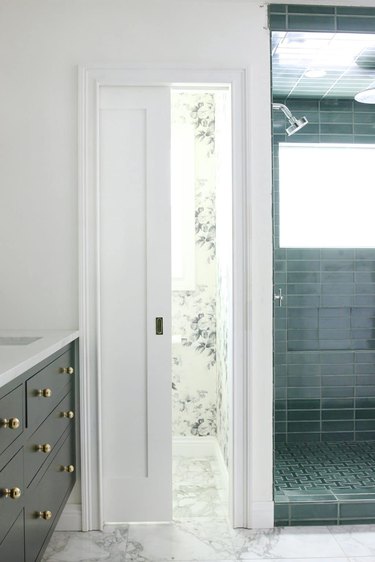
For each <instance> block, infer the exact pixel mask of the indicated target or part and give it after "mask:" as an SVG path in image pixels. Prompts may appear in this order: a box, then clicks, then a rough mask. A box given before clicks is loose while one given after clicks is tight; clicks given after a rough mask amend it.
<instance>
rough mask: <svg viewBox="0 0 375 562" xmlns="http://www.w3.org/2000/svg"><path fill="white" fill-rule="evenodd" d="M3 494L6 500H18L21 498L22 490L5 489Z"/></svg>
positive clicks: (2, 491)
mask: <svg viewBox="0 0 375 562" xmlns="http://www.w3.org/2000/svg"><path fill="white" fill-rule="evenodd" d="M1 493H2V495H3V496H4V498H11V499H12V500H18V498H20V497H21V490H20V489H19V488H3V489H2V490H1Z"/></svg>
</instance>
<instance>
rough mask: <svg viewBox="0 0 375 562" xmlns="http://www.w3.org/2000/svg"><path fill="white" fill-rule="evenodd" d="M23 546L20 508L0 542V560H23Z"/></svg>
mask: <svg viewBox="0 0 375 562" xmlns="http://www.w3.org/2000/svg"><path fill="white" fill-rule="evenodd" d="M24 548H25V547H24V525H23V510H22V511H21V513H20V514H19V515H18V517H17V519H16V521H15V522H14V523H13V526H12V528H11V529H10V531H9V532H8V534H7V535H6V537H5V538H4V540H3V541H2V542H0V560H1V561H4V562H5V561H6V562H23V561H24V559H25V554H24Z"/></svg>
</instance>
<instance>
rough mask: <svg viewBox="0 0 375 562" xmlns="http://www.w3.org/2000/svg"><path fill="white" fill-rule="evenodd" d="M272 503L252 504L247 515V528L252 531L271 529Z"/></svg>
mask: <svg viewBox="0 0 375 562" xmlns="http://www.w3.org/2000/svg"><path fill="white" fill-rule="evenodd" d="M273 510H274V503H273V501H269V502H253V503H252V504H251V510H250V514H249V527H250V528H252V529H269V528H271V527H273Z"/></svg>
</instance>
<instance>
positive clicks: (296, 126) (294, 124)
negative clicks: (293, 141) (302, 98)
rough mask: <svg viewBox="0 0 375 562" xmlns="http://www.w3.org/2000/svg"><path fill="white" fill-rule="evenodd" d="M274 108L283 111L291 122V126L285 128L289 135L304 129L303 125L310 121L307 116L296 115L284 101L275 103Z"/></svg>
mask: <svg viewBox="0 0 375 562" xmlns="http://www.w3.org/2000/svg"><path fill="white" fill-rule="evenodd" d="M272 109H276V110H279V111H282V112H283V113H284V115H285V117H286V118H287V119H288V121H289V123H290V127H287V128H286V129H285V130H286V134H287V135H288V136H289V137H290V136H291V135H294V133H296V132H297V131H299V130H300V129H302V127H304V126H305V125H307V123H308V120H307V119H306V117H305V116H303V117H301V118H300V119H297V118H296V117H294V115H293V114H292V112H291V111H290V109H288V108H287V106H286V105H284V104H283V103H273V104H272Z"/></svg>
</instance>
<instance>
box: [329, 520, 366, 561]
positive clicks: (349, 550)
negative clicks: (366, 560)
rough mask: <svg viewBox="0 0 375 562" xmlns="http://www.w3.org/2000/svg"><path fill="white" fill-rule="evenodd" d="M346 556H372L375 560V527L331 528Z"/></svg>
mask: <svg viewBox="0 0 375 562" xmlns="http://www.w3.org/2000/svg"><path fill="white" fill-rule="evenodd" d="M329 530H330V532H331V535H332V536H333V537H334V538H335V539H336V541H337V542H338V544H339V545H340V547H341V548H342V550H343V552H344V553H345V554H346V556H352V557H353V556H354V557H358V556H359V557H360V556H371V557H374V560H375V525H353V526H349V525H343V526H339V527H329Z"/></svg>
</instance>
